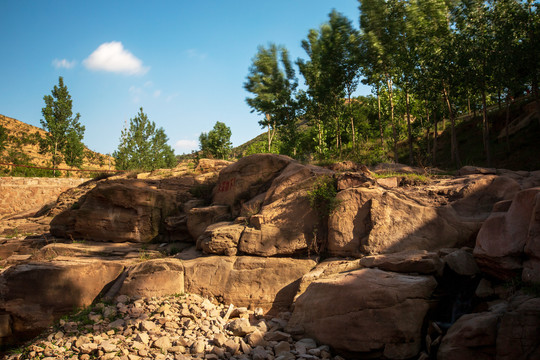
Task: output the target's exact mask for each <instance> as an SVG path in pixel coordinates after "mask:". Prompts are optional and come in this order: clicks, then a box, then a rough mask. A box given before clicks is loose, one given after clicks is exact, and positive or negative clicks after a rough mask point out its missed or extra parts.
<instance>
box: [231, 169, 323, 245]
mask: <svg viewBox="0 0 540 360" xmlns="http://www.w3.org/2000/svg"><path fill="white" fill-rule="evenodd" d="M324 174H330V172H329V170H325V169H322V168H318V167H315V166H305V165H302V164H299V163H296V162H293V163H291V164H289V165H288V166H287V167H286V168H285V169H283V171H282V172H281V174H280V175H279V176H277V177H276V178H275V179H274V180H273V182H272V183H271V185H270V187H269V189H268V191H266V196H265V200H264V203H263V205H262V207H261V210H260V212H259V214H257V215H256V216H255V218H256V221H255V220H254V221H253V222H251V221H250V223H252V224H253V225H255V226H254V227H246V228H245V229H244V232H243V234H242V237H241V238H240V242H239V244H238V250H239V251H242V252H244V253H246V254H250V255H258V256H273V255H292V254H295V253H298V252H300V251H306V250H307V249H308V247H310V246H311V247H314V246H316V244H315V243H314V240H315V235H314V231H315V228H317V227H318V226H320V225H318V224H319V217H318V215H317V213H316V212H315V211H314V210H313V209H312V207H311V205H310V204H309V199H308V196H307V193H308V191H309V190H311V188H312V186H313V183H314V182H315V181H316V179H317V177H319V176H321V175H324ZM252 218H253V217H252Z"/></svg>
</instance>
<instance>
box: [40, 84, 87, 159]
mask: <svg viewBox="0 0 540 360" xmlns="http://www.w3.org/2000/svg"><path fill="white" fill-rule="evenodd" d="M43 100H44V101H45V107H44V108H42V109H41V113H42V114H43V119H41V120H40V122H41V126H42V127H43V129H44V130H46V131H47V134H46V135H45V138H44V139H42V141H41V143H40V151H41V152H42V153H50V154H51V162H52V165H53V168H55V169H56V167H57V166H58V165H59V164H60V163H61V162H62V160H65V161H66V164H68V165H69V166H77V167H80V166H81V165H82V160H83V156H84V145H83V143H82V139H83V137H84V131H85V127H84V125H81V124H80V123H79V118H80V117H81V115H80V114H79V113H77V114H76V115H75V116H73V111H72V103H73V101H72V100H71V95H69V92H68V89H67V86H66V85H64V79H63V78H62V77H61V76H60V77H59V78H58V86H56V85H55V86H54V88H53V90H52V92H51V95H45V96H44V97H43Z"/></svg>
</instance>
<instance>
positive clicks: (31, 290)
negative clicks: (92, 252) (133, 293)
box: [0, 260, 123, 338]
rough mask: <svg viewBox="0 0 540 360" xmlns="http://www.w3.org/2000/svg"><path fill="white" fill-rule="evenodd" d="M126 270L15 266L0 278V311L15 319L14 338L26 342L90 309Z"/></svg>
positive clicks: (91, 264) (100, 265) (78, 264)
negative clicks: (62, 319) (68, 316)
mask: <svg viewBox="0 0 540 360" xmlns="http://www.w3.org/2000/svg"><path fill="white" fill-rule="evenodd" d="M122 270H123V266H122V265H120V264H116V263H112V262H101V261H92V260H86V261H82V260H78V261H72V262H64V261H51V262H48V263H30V264H22V265H17V266H12V267H10V268H8V269H7V270H5V271H4V272H3V273H1V275H0V311H2V312H4V313H8V314H10V315H11V319H12V321H13V322H12V332H13V335H14V336H16V337H19V338H24V337H25V336H28V335H32V334H35V333H36V332H39V331H40V330H43V329H44V328H46V327H48V326H49V325H50V324H51V323H52V322H53V321H55V320H57V319H59V318H60V317H61V316H63V315H66V314H68V313H71V312H72V311H73V309H75V308H80V307H84V306H88V305H90V304H91V303H92V302H93V301H94V299H95V298H96V297H97V296H98V295H99V293H100V292H101V291H102V290H103V288H104V287H105V286H106V285H107V284H109V283H111V282H112V281H113V280H114V279H116V278H117V277H118V275H120V273H121V272H122Z"/></svg>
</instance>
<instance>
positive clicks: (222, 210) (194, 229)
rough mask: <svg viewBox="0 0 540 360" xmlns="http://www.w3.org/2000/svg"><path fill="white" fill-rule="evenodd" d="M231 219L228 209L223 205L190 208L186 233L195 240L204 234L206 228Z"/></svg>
mask: <svg viewBox="0 0 540 360" xmlns="http://www.w3.org/2000/svg"><path fill="white" fill-rule="evenodd" d="M230 217H231V214H230V211H229V207H228V206H223V205H214V206H207V207H202V208H192V209H191V210H189V213H188V217H187V227H188V231H189V233H190V234H191V236H192V237H193V239H195V240H197V239H198V238H199V236H201V235H202V234H204V231H205V230H206V228H207V227H208V226H209V225H211V224H214V223H217V222H220V221H226V220H229V219H230Z"/></svg>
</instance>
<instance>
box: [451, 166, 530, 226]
mask: <svg viewBox="0 0 540 360" xmlns="http://www.w3.org/2000/svg"><path fill="white" fill-rule="evenodd" d="M520 190H521V186H520V185H519V183H518V182H517V181H516V180H514V179H512V178H510V177H506V176H496V175H469V176H468V177H467V182H466V184H465V186H463V187H462V188H461V189H460V190H459V192H458V194H457V195H456V196H457V197H459V198H460V199H459V200H456V201H454V202H453V203H452V204H451V206H452V208H453V209H454V210H455V211H456V212H457V213H458V214H459V215H460V216H463V217H467V218H470V219H473V218H474V219H477V220H479V221H483V220H484V219H486V218H487V217H488V216H489V214H490V213H491V211H492V209H493V205H494V204H495V203H497V202H499V201H503V200H512V199H513V198H514V196H515V195H516V194H517V193H518V192H519V191H520Z"/></svg>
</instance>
